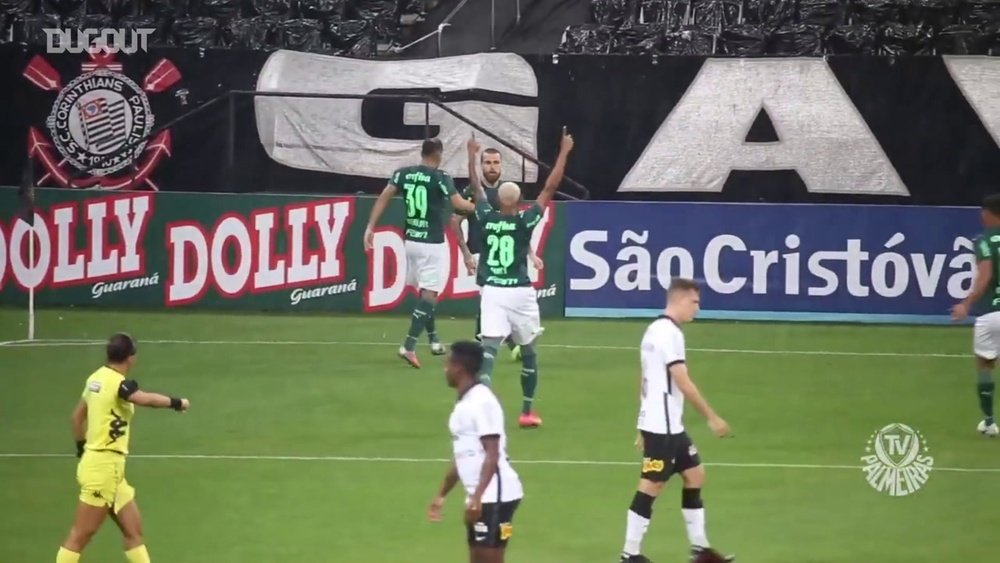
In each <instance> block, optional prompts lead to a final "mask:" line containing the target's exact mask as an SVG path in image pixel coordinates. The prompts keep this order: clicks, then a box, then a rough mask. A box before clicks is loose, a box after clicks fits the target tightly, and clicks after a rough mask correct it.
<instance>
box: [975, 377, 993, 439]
mask: <svg viewBox="0 0 1000 563" xmlns="http://www.w3.org/2000/svg"><path fill="white" fill-rule="evenodd" d="M976 382H977V383H976V390H977V392H978V394H979V409H980V410H982V411H983V416H984V417H986V425H987V426H989V425H990V424H993V422H994V420H993V391H994V390H995V389H996V383H994V382H993V372H992V371H990V370H988V369H981V370H979V371H978V373H977V374H976Z"/></svg>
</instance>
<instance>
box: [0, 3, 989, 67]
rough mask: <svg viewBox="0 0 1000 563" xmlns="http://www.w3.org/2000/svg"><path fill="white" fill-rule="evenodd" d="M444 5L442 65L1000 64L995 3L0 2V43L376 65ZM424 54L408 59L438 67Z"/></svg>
mask: <svg viewBox="0 0 1000 563" xmlns="http://www.w3.org/2000/svg"><path fill="white" fill-rule="evenodd" d="M588 3H589V7H590V10H589V15H584V12H583V11H582V10H581V6H587V5H588ZM438 4H440V6H439V9H438V10H437V12H438V13H436V14H435V15H436V16H437V19H434V18H433V17H431V18H429V19H428V20H427V22H426V23H425V24H424V25H422V26H414V31H415V32H416V33H417V34H423V33H425V32H426V31H427V29H429V28H434V27H436V26H437V25H438V24H439V23H440V22H439V21H438V20H439V19H440V18H441V17H443V16H444V14H445V13H448V14H449V16H448V17H453V16H454V18H455V19H454V20H452V21H451V22H450V23H451V25H452V27H453V31H449V41H450V43H451V44H450V45H449V49H448V52H443V53H439V54H447V55H452V54H463V53H467V52H481V51H483V50H484V49H486V47H484V46H483V45H480V44H479V43H481V42H482V41H486V40H487V39H485V38H486V37H487V36H490V37H492V36H493V35H494V34H495V35H496V36H497V37H496V48H497V49H498V50H501V51H515V52H521V53H526V52H553V51H555V52H557V53H567V54H569V53H580V54H621V55H652V54H657V55H716V56H819V55H838V54H881V55H893V56H898V55H935V54H937V55H943V54H994V55H997V54H1000V0H572V1H569V0H536V1H534V2H530V1H528V0H523V2H522V3H518V4H517V6H518V12H517V17H516V22H517V24H516V25H515V17H514V12H513V11H512V9H511V8H510V6H507V5H503V6H502V7H501V8H495V5H493V4H490V5H488V4H487V3H485V2H479V3H477V2H469V1H468V0H466V1H465V2H460V1H455V0H442V1H441V2H438V1H435V0H0V42H14V43H21V44H27V45H44V44H45V41H46V36H45V33H44V31H43V30H44V29H46V28H64V29H66V28H77V29H84V28H91V29H100V28H125V29H133V28H151V29H154V30H155V31H154V33H153V34H152V35H151V36H150V44H151V45H153V46H181V47H192V48H242V49H278V48H280V49H292V50H298V51H310V52H319V53H328V54H341V55H349V56H356V57H373V56H377V55H380V54H381V55H391V54H392V51H391V49H390V48H389V47H390V46H391V45H398V44H400V42H401V41H404V40H407V39H409V38H411V37H405V36H404V30H405V27H404V26H402V25H401V21H402V22H405V23H414V22H421V21H423V16H424V15H426V14H427V11H428V9H430V8H433V7H435V6H437V5H438ZM490 6H494V8H491V7H490ZM452 8H455V9H454V10H452ZM491 9H496V14H495V18H490V17H489V16H486V17H484V15H483V12H484V10H485V11H486V12H487V13H488V12H489V10H491ZM584 9H585V8H584ZM456 12H457V13H456ZM508 12H509V13H508ZM522 16H523V19H522ZM507 20H510V21H507ZM569 22H571V23H569ZM566 23H569V25H565V24H566ZM553 24H554V25H556V26H559V25H563V26H564V27H557V28H555V29H554V30H550V29H546V26H548V27H552V26H553ZM494 28H497V29H494ZM463 33H464V34H465V35H463ZM559 34H561V40H560V39H559V36H560V35H559ZM466 36H468V37H466ZM543 36H545V37H543ZM548 36H551V37H548ZM492 40H493V39H490V41H492ZM477 41H478V42H477ZM424 47H425V49H424V50H423V51H421V50H412V51H410V52H409V53H407V56H416V57H424V56H433V53H432V52H431V51H433V47H432V46H431V45H430V44H427V45H424Z"/></svg>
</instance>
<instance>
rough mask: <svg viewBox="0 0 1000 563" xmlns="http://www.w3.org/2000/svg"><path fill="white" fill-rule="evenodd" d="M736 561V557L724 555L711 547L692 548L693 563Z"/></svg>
mask: <svg viewBox="0 0 1000 563" xmlns="http://www.w3.org/2000/svg"><path fill="white" fill-rule="evenodd" d="M730 561H736V556H735V555H722V554H721V553H719V552H718V551H715V550H714V549H712V548H710V547H699V546H694V547H692V548H691V563H729V562H730Z"/></svg>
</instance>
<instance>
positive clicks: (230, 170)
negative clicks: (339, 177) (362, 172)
mask: <svg viewBox="0 0 1000 563" xmlns="http://www.w3.org/2000/svg"><path fill="white" fill-rule="evenodd" d="M245 97H249V98H257V97H271V98H275V97H284V98H304V99H330V100H393V101H397V102H411V103H421V104H424V138H428V137H430V128H431V122H430V107H431V106H432V105H433V106H435V107H437V108H439V109H440V110H442V111H444V112H445V113H447V114H449V115H450V116H452V117H454V118H455V119H457V120H459V121H461V122H462V123H464V124H466V125H468V126H469V127H472V128H473V129H475V130H476V131H479V132H480V133H482V134H484V135H486V136H488V137H490V138H492V139H495V140H496V141H497V142H498V143H499V144H501V145H503V146H504V147H506V148H508V149H510V150H511V151H513V152H514V153H516V154H518V155H519V156H520V157H521V159H522V161H521V163H522V164H521V169H522V181H523V180H524V177H525V163H526V162H531V163H533V164H535V165H536V166H538V167H539V168H540V169H545V170H546V171H551V169H552V167H551V166H550V165H549V164H547V163H545V162H542V161H540V160H538V158H536V157H535V156H534V155H532V154H529V153H528V152H526V151H525V150H523V149H521V148H520V147H518V146H516V145H514V144H513V143H511V142H509V141H508V140H506V139H503V138H501V137H499V136H497V135H496V134H494V133H493V132H491V131H489V130H487V129H486V128H484V127H483V126H481V125H479V124H478V123H476V122H475V121H473V120H472V119H469V118H468V117H466V116H464V115H462V114H460V113H458V112H457V111H455V110H453V109H451V108H450V107H448V106H447V105H446V104H445V103H444V102H441V101H440V100H438V99H436V98H434V97H432V96H428V95H404V94H366V95H362V94H323V93H315V92H284V91H277V92H270V91H260V90H230V91H229V92H226V93H225V94H221V95H219V96H216V97H215V98H212V99H211V100H209V101H207V102H205V103H204V104H202V105H200V106H198V107H196V108H194V109H192V110H191V111H188V112H187V113H184V114H182V115H180V116H178V117H176V118H174V119H171V120H170V121H168V122H166V123H164V124H162V125H159V126H157V127H155V128H153V130H151V131H150V132H149V133H148V134H147V135H146V136H144V137H142V138H140V139H137V140H136V141H133V142H131V143H127V144H126V145H124V146H123V147H121V149H119V150H118V151H116V152H115V153H114V154H109V155H105V156H103V157H101V158H99V159H97V160H96V162H94V163H92V164H91V165H90V166H89V167H88V168H85V169H83V170H80V171H78V172H76V173H75V174H74V175H73V177H74V178H82V177H85V176H88V175H90V173H91V171H92V170H97V169H99V168H101V167H102V166H103V165H104V163H105V162H109V161H111V160H112V159H114V158H115V157H116V156H117V155H120V154H128V153H129V151H130V150H132V149H133V148H135V147H137V146H139V145H141V144H142V143H145V142H146V141H148V140H149V139H151V138H152V137H154V136H156V135H158V134H159V133H160V132H161V131H165V130H167V129H170V128H172V127H175V126H176V125H177V124H178V123H181V122H183V121H186V120H188V119H191V118H192V117H194V116H196V115H199V114H202V113H204V112H206V111H207V110H208V109H209V108H213V107H215V106H218V105H220V104H221V103H222V102H223V100H225V101H226V102H227V103H228V106H227V124H226V126H227V133H228V136H227V143H226V145H227V146H226V163H225V164H226V172H225V178H226V184H227V186H228V187H229V189H230V191H236V190H235V189H234V188H235V187H236V186H235V178H236V173H235V172H236V164H237V162H236V160H237V159H236V122H237V114H236V102H237V99H238V98H245ZM133 169H134V166H133ZM134 172H136V173H137V172H138V171H137V170H134ZM389 172H390V171H386V173H389ZM563 184H564V185H568V186H571V187H572V188H573V191H574V192H575V194H570V193H566V192H565V191H558V192H556V194H557V196H559V197H561V198H563V199H570V200H579V199H589V198H590V191H589V190H588V189H587V188H586V187H585V186H584V185H583V184H581V183H579V182H577V181H576V180H574V179H573V178H571V177H569V176H568V175H565V176H564V177H563Z"/></svg>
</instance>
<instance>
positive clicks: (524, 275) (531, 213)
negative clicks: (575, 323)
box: [469, 127, 573, 428]
mask: <svg viewBox="0 0 1000 563" xmlns="http://www.w3.org/2000/svg"><path fill="white" fill-rule="evenodd" d="M474 144H475V141H474V140H472V141H470V150H469V160H470V163H474V156H473V155H474V150H473V149H476V147H475V146H474ZM571 150H573V137H571V136H570V135H567V134H566V128H565V127H564V128H563V136H562V141H561V143H560V146H559V156H558V157H557V158H556V163H555V166H553V167H552V173H551V174H549V177H548V179H546V181H545V187H544V188H543V189H542V193H540V194H538V198H537V199H536V200H535V203H534V204H532V206H531V207H530V208H528V209H527V210H525V211H519V210H518V203H519V202H520V200H521V189H520V188H519V187H518V186H517V184H515V183H513V182H504V183H503V184H501V185H500V188H499V189H498V190H497V202H498V204H499V209H493V206H491V205H490V204H489V202H488V201H487V200H486V196H485V194H484V193H483V190H482V188H479V187H478V186H477V188H478V189H477V190H476V195H475V198H476V219H477V220H478V221H479V223H480V225H481V227H480V228H481V231H482V237H483V243H484V245H483V251H482V252H481V253H480V254H479V267H478V270H479V272H481V279H482V283H483V289H482V293H481V295H480V298H479V310H480V314H481V315H482V325H483V349H484V354H483V367H482V370H481V371H480V373H479V377H480V381H482V382H484V383H487V384H488V383H489V382H490V380H491V376H492V374H493V363H494V361H495V360H496V355H497V350H498V349H499V348H500V343H501V342H502V341H503V339H504V338H505V337H507V338H510V339H511V340H512V341H513V342H514V344H516V345H518V346H520V347H521V390H522V392H523V393H524V395H523V397H524V400H523V402H522V404H521V416H520V418H519V419H518V424H519V425H520V426H521V428H535V427H538V426H541V424H542V419H541V418H540V417H539V416H538V413H536V412H535V410H534V408H533V405H534V400H535V390H536V388H537V386H538V359H537V353H536V350H535V346H534V343H535V339H536V338H537V337H538V335H539V334H541V317H540V315H539V312H538V294H537V292H536V291H535V288H533V287H532V286H531V278H529V277H528V254H529V253H530V251H531V232H532V230H533V229H534V228H535V226H536V225H538V223H539V222H540V221H541V220H542V214H543V213H544V212H545V207H546V206H547V205H548V204H549V202H550V201H551V200H552V196H553V195H554V194H555V192H556V188H558V187H559V183H560V182H562V177H563V173H564V172H565V170H566V160H567V158H569V153H570V151H571ZM508 335H509V336H508Z"/></svg>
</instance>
